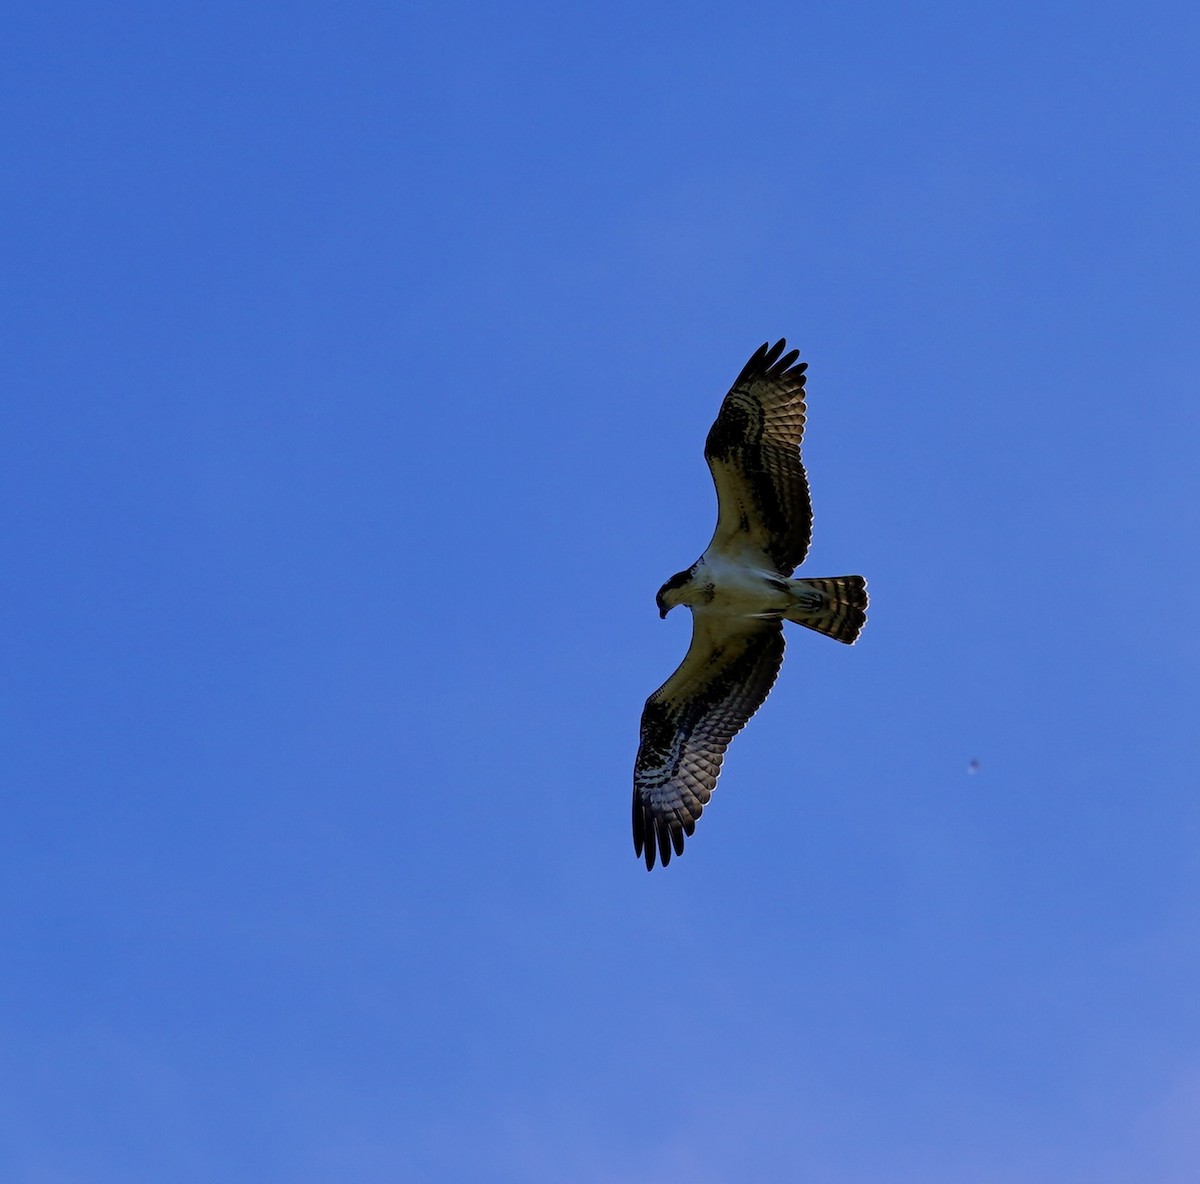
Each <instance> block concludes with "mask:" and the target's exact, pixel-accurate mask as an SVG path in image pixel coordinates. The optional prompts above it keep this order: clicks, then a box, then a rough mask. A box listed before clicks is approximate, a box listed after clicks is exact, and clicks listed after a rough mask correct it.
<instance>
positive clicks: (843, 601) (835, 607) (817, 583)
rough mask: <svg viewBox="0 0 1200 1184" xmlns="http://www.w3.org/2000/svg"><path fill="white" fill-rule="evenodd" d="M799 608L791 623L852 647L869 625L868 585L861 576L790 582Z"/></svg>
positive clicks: (792, 612) (791, 612)
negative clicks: (863, 628)
mask: <svg viewBox="0 0 1200 1184" xmlns="http://www.w3.org/2000/svg"><path fill="white" fill-rule="evenodd" d="M789 582H790V585H791V589H792V591H793V592H794V593H795V594H796V605H795V607H794V608H791V609H789V610H788V612H787V614H786V616H787V619H788V620H789V621H795V622H796V624H797V625H804V626H805V627H806V628H809V629H815V630H816V631H817V632H818V633H824V634H825V635H826V637H832V638H834V639H835V640H836V641H843V642H845V643H846V644H847V645H853V644H854V640H855V638H857V637H858V635H859V634H860V633H861V632H862V627H863V626H864V625H865V624H866V623H867V581H866V580H864V579H863V578H862V576H834V577H832V578H830V579H816V580H791V581H789Z"/></svg>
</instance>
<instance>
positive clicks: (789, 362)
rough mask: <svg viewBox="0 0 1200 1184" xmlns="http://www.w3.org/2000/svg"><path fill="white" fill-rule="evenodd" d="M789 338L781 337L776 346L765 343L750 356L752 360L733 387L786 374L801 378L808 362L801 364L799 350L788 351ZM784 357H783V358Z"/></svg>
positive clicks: (743, 368) (745, 366)
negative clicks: (757, 379)
mask: <svg viewBox="0 0 1200 1184" xmlns="http://www.w3.org/2000/svg"><path fill="white" fill-rule="evenodd" d="M785 349H787V338H786V337H781V338H780V339H779V340H778V341H777V342H775V344H774V345H771V344H770V343H769V342H766V341H764V342H763V343H762V345H760V346H759V347H758V349H756V350H755V351H754V353H753V354H751V356H750V360H749V361H748V362H747V363H746V364H745V365H744V366H743V367H742V372H741V373H740V374H739V375H738V376H737V378H736V379H735V380H734V383H733V385H734V386H739V385H741V384H742V383H744V382H752V381H753V380H754V379H756V378H782V377H783V376H784V375H785V374H788V373H790V374H792V375H793V376H795V377H796V378H799V377H801V376H802V375H803V374H804V371H805V370H807V369H808V363H807V362H800V364H799V365H796V361H797V359H798V358H799V357H800V351H799V350H798V349H793V350H788V352H787V353H786V354H785V353H784V352H783V351H784V350H785ZM781 355H782V356H781Z"/></svg>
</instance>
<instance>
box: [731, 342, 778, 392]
mask: <svg viewBox="0 0 1200 1184" xmlns="http://www.w3.org/2000/svg"><path fill="white" fill-rule="evenodd" d="M770 348H771V343H770V342H769V341H764V342H763V343H762V345H760V346H759V347H758V349H756V350H755V351H754V353H752V354H751V355H750V360H749V361H748V362H747V363H746V364H745V365H744V366H743V367H742V372H741V374H739V375H738V376H737V378H735V379H734V380H733V385H734V386H737V385H738V384H739V383H743V382H747V381H748V380H749V379H750V378H751V376H752V375H755V374H757V373H758V370H759V367H760V365H761V363H762V360H763V358H765V357H766V356H767V350H769V349H770Z"/></svg>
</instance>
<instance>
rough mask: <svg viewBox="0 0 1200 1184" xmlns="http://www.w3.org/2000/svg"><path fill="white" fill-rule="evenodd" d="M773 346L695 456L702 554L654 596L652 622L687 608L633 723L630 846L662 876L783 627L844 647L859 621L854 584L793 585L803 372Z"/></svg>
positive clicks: (807, 505)
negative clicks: (705, 521)
mask: <svg viewBox="0 0 1200 1184" xmlns="http://www.w3.org/2000/svg"><path fill="white" fill-rule="evenodd" d="M786 345H787V342H786V341H777V342H776V343H775V344H774V345H771V346H768V344H766V343H764V344H763V345H762V347H761V348H760V349H758V350H756V351H755V354H754V356H753V357H752V358H751V359H750V360H749V361H748V362H747V363H746V365H745V367H744V368H743V369H742V372H741V374H739V375H738V376H737V379H736V380H735V381H734V384H733V387H732V388H731V389H730V391H729V394H727V395H726V396H725V401H724V402H723V403H722V404H721V410H720V411H719V412H718V413H717V418H716V422H715V423H714V424H713V426H712V430H711V431H710V432H709V433H708V439H707V441H706V442H705V445H704V459H705V460H707V461H708V467H709V469H710V470H711V472H712V478H713V484H714V485H715V486H716V487H717V529H716V531H715V532H714V533H713V537H712V542H710V543H709V544H708V550H706V551H705V552H704V554H703V555H701V556H700V558H699V559H697V560H696V562H695V563H693V564H692V566H691V567H689V568H688V569H687V571H681V572H679V573H677V574H676V575H673V576H672V577H671V578H670V579H669V580H668V581H667V582H666V583H665V584H664V585H663V586H662V587H661V588H660V589H659V591H658V597H657V601H658V613H659V616H660V617H666V615H667V613H669V612H670V611H671V609H673V608H674V607H675V606H676V605H680V604H686V605H687V606H688V608H690V609H691V610H692V644H691V646H690V647H689V648H688V652H687V656H686V657H685V658H684V659H683V663H682V665H681V666H680V667H679V669H678V670H676V671H675V673H674V674H672V675H671V677H670V678H668V679H667V681H666V682H665V683H663V685H662V686H661V687H659V688H658V690H657V691H655V692H654V694H653V695H651V696H650V698H649V699H647V700H646V707H645V710H644V711H643V712H642V736H641V745H640V747H639V748H638V754H637V761H636V763H635V765H634V772H633V848H634V851H635V852H636V853H637V854H638V855H642V854H643V852H644V853H645V858H646V868H647V870H650V869H652V868H653V867H654V858H655V854H656V853H657V855H658V856H659V857H660V858H661V860H662V863H663V866H664V867H666V865H667V864H668V863H670V861H671V852H672V850H674V852H675V854H676V855H682V854H683V841H684V836H686V835H691V834H692V832H693V831H694V830H695V829H696V819H697V818H699V817H700V815H701V813H702V812H703V810H704V807H705V806H706V805H708V800H709V798H711V797H712V791H713V788H714V787H715V786H716V784H717V777H718V776H719V775H720V772H721V761H722V760H723V759H724V757H725V749H726V748H727V747H728V746H729V742H730V741H731V740H732V739H733V737H734V736H736V735H737V733H738V732H740V731H741V730H742V728H743V727H744V726H745V724H746V721H747V720H748V719H749V718H750V717H751V716H752V715H753V714H754V713H755V712H756V711H757V710H758V709H759V707H760V706H761V705H762V702H763V700H764V699H766V697H767V693H768V692H769V691H770V689H771V687H772V685H773V684H774V682H775V676H776V675H777V674H778V673H779V667H780V664H781V663H782V662H783V622H784V621H795V622H796V624H798V625H805V626H807V627H808V628H809V629H815V630H816V631H817V632H818V633H824V634H826V635H827V636H828V637H832V638H835V639H836V640H837V641H842V642H845V643H846V644H847V645H850V644H852V643H853V642H854V639H855V638H856V637H858V635H859V632H860V631H861V630H862V627H863V625H864V624H865V623H866V619H867V614H866V607H867V585H866V581H865V580H864V579H863V578H862V576H838V577H836V578H833V579H808V580H795V579H792V578H791V575H792V572H793V571H794V570H795V569H796V568H797V567H798V566H799V565H800V564H801V563H802V562H803V561H804V556H805V555H806V554H807V552H808V544H809V540H810V539H811V537H812V503H811V501H810V500H809V496H808V479H807V478H806V477H805V475H804V466H803V465H802V464H801V463H800V440H801V438H802V437H803V435H804V371H805V369H806V368H807V363H806V362H801V363H800V364H799V365H797V364H796V359H797V358H798V357H799V356H800V351H799V350H797V349H794V350H791V351H790V352H789V353H786V354H785V353H784V352H783V351H784V348H785V347H786Z"/></svg>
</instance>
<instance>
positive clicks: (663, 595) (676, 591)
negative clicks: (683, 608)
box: [654, 567, 692, 620]
mask: <svg viewBox="0 0 1200 1184" xmlns="http://www.w3.org/2000/svg"><path fill="white" fill-rule="evenodd" d="M691 582H692V569H691V568H690V567H689V568H688V569H687V571H677V572H676V573H675V574H674V575H673V576H672V577H671V578H670V579H669V580H668V581H667V582H666V583H665V584H664V585H663V586H662V587H661V588H659V590H658V595H657V596H656V597H655V598H654V602H655V604H657V605H658V615H659V616H660V617H661V618H663V619H664V620H665V619H666V616H667V613H669V612H670V611H671V610H672V609H673V608H674V607H675V606H676V605H678V604H683V602H684V601H683V595H682V592H683V589H684V588H686V587H687V586H688V584H690V583H691Z"/></svg>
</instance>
